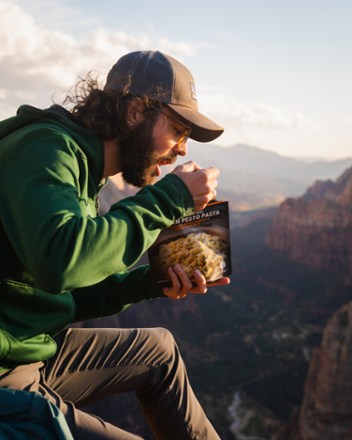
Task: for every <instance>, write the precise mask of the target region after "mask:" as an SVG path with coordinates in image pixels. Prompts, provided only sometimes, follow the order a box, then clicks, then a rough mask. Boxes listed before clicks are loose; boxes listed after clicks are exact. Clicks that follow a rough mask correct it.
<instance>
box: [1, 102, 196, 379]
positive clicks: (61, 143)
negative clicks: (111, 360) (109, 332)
mask: <svg viewBox="0 0 352 440" xmlns="http://www.w3.org/2000/svg"><path fill="white" fill-rule="evenodd" d="M62 110H63V109H62ZM67 115H69V113H68V112H67ZM67 115H65V116H63V115H61V114H58V113H56V112H53V111H51V110H50V109H49V110H39V109H36V108H34V107H30V106H22V107H20V108H19V110H18V112H17V115H16V116H14V117H12V118H9V119H7V120H4V121H2V122H1V123H0V200H1V204H0V218H1V224H0V301H1V306H0V372H1V371H2V370H4V369H7V368H9V367H12V366H15V365H18V364H24V363H30V362H36V361H40V360H46V359H48V358H50V357H51V356H53V354H54V353H55V351H56V344H55V342H54V341H53V339H52V336H53V335H55V334H56V333H57V332H59V331H60V330H61V329H63V328H64V327H65V326H67V325H68V324H69V323H71V322H75V321H81V320H84V319H89V318H96V317H100V316H107V315H111V314H115V313H118V312H119V311H121V310H123V309H124V308H126V307H128V305H129V304H131V303H137V302H139V301H142V300H145V299H150V298H156V297H158V296H163V294H162V291H161V290H160V289H159V288H158V287H157V286H156V285H155V284H154V283H153V282H152V280H151V277H150V271H149V267H148V266H147V265H143V266H140V267H137V268H135V269H130V268H131V267H132V266H134V265H135V264H136V263H137V262H138V260H139V259H140V257H141V256H142V255H143V254H144V253H145V251H146V250H147V249H148V248H149V247H150V246H151V244H152V243H153V242H154V241H155V239H156V238H157V236H158V234H159V233H160V231H161V229H163V228H165V227H168V226H170V225H171V224H172V223H173V221H174V220H175V219H176V218H178V217H180V216H182V215H187V214H188V213H190V212H191V211H192V209H193V200H192V197H191V194H190V192H189V191H188V189H187V187H186V186H185V185H184V183H183V182H182V180H181V179H179V177H177V176H176V175H174V174H169V175H167V176H166V177H164V178H163V179H161V180H160V181H159V182H157V183H156V184H155V185H148V186H146V187H145V188H143V189H142V190H141V191H139V192H138V193H137V194H136V195H135V196H133V197H128V198H126V199H124V200H122V201H120V202H118V203H115V204H114V205H113V206H112V207H111V209H110V211H109V212H108V213H107V214H105V215H102V216H100V215H98V212H97V193H98V191H99V189H100V182H101V180H102V173H103V168H104V150H103V142H102V140H101V139H100V138H99V136H98V135H97V133H95V132H93V131H90V130H87V129H84V128H82V127H80V126H78V125H77V124H76V123H75V122H74V121H73V120H71V119H70V117H69V116H67Z"/></svg>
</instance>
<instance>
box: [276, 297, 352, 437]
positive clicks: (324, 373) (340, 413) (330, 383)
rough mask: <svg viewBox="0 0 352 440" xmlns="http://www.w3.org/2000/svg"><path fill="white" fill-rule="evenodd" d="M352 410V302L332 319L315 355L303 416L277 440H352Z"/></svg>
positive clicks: (297, 418) (303, 404) (301, 409)
mask: <svg viewBox="0 0 352 440" xmlns="http://www.w3.org/2000/svg"><path fill="white" fill-rule="evenodd" d="M351 408H352V303H349V304H346V305H344V306H343V307H342V308H341V309H339V310H338V311H337V312H335V314H334V315H333V316H332V318H331V319H330V320H329V322H328V324H327V326H326V328H325V331H324V335H323V340H322V344H321V347H320V348H318V349H315V352H314V353H313V357H312V360H311V363H310V367H309V371H308V375H307V379H306V383H305V390H304V399H303V402H302V406H301V408H300V410H299V413H298V414H297V415H296V417H294V418H293V420H292V421H291V426H289V427H286V429H285V430H284V431H283V432H282V433H281V435H278V436H277V440H351V439H352V410H351ZM294 419H295V420H294Z"/></svg>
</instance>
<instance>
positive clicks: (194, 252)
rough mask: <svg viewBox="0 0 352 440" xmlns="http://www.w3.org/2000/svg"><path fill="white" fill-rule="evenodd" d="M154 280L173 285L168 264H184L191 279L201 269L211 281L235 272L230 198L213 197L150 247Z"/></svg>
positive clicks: (165, 284) (165, 230)
mask: <svg viewBox="0 0 352 440" xmlns="http://www.w3.org/2000/svg"><path fill="white" fill-rule="evenodd" d="M148 257H149V263H150V267H151V271H152V276H153V278H154V280H155V281H156V282H157V283H159V284H160V285H162V286H163V287H164V286H170V285H171V282H170V279H169V275H168V268H169V267H170V266H175V265H176V264H180V265H181V266H182V267H183V269H184V270H185V271H186V273H187V275H188V277H189V278H190V280H194V276H193V273H194V271H195V270H196V269H199V270H200V271H201V272H202V273H203V275H204V277H205V279H206V280H207V282H209V283H211V282H213V281H216V280H218V279H219V278H222V277H224V276H229V275H230V274H231V271H232V269H231V247H230V225H229V207H228V202H224V201H212V202H210V203H209V204H208V205H207V206H206V207H205V208H204V209H203V210H202V211H199V212H195V213H193V214H191V215H189V216H185V217H181V218H179V219H177V220H176V221H175V222H174V224H173V225H172V226H170V227H169V228H167V229H164V230H163V231H162V232H161V233H160V234H159V237H158V238H157V240H156V241H155V243H154V244H153V246H152V247H151V248H150V249H149V251H148Z"/></svg>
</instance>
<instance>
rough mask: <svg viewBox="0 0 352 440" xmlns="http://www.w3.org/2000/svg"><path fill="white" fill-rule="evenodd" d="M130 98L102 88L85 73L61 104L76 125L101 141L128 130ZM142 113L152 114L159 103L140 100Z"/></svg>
mask: <svg viewBox="0 0 352 440" xmlns="http://www.w3.org/2000/svg"><path fill="white" fill-rule="evenodd" d="M131 98H133V96H132V95H131V94H129V93H126V94H121V93H120V92H116V91H114V90H112V89H111V88H109V89H104V88H103V87H102V85H101V84H100V83H99V81H98V79H97V78H96V77H93V75H92V73H91V72H89V73H88V74H87V76H86V77H85V78H82V77H80V78H79V81H78V82H77V83H76V84H75V85H74V86H73V87H72V89H71V90H70V91H69V92H68V93H67V95H66V97H65V99H64V102H63V105H64V106H65V107H68V109H69V110H70V112H71V113H72V116H73V117H74V119H75V120H76V121H77V123H78V124H80V125H82V126H83V127H85V128H88V129H92V130H96V131H98V132H99V133H100V135H101V136H102V137H103V138H104V139H113V138H115V137H117V138H124V137H125V136H126V134H127V133H128V131H129V127H128V125H127V124H126V111H127V104H128V102H129V100H130V99H131ZM141 98H142V99H143V102H144V109H145V113H149V114H155V113H156V112H158V110H160V108H161V107H162V104H161V103H160V102H158V101H151V100H150V99H148V98H147V97H141Z"/></svg>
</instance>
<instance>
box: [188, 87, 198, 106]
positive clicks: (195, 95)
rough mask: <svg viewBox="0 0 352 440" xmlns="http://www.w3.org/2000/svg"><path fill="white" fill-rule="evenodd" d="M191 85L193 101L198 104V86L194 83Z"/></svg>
mask: <svg viewBox="0 0 352 440" xmlns="http://www.w3.org/2000/svg"><path fill="white" fill-rule="evenodd" d="M189 85H190V87H191V98H192V99H193V101H196V102H197V92H196V86H195V85H194V83H189Z"/></svg>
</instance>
